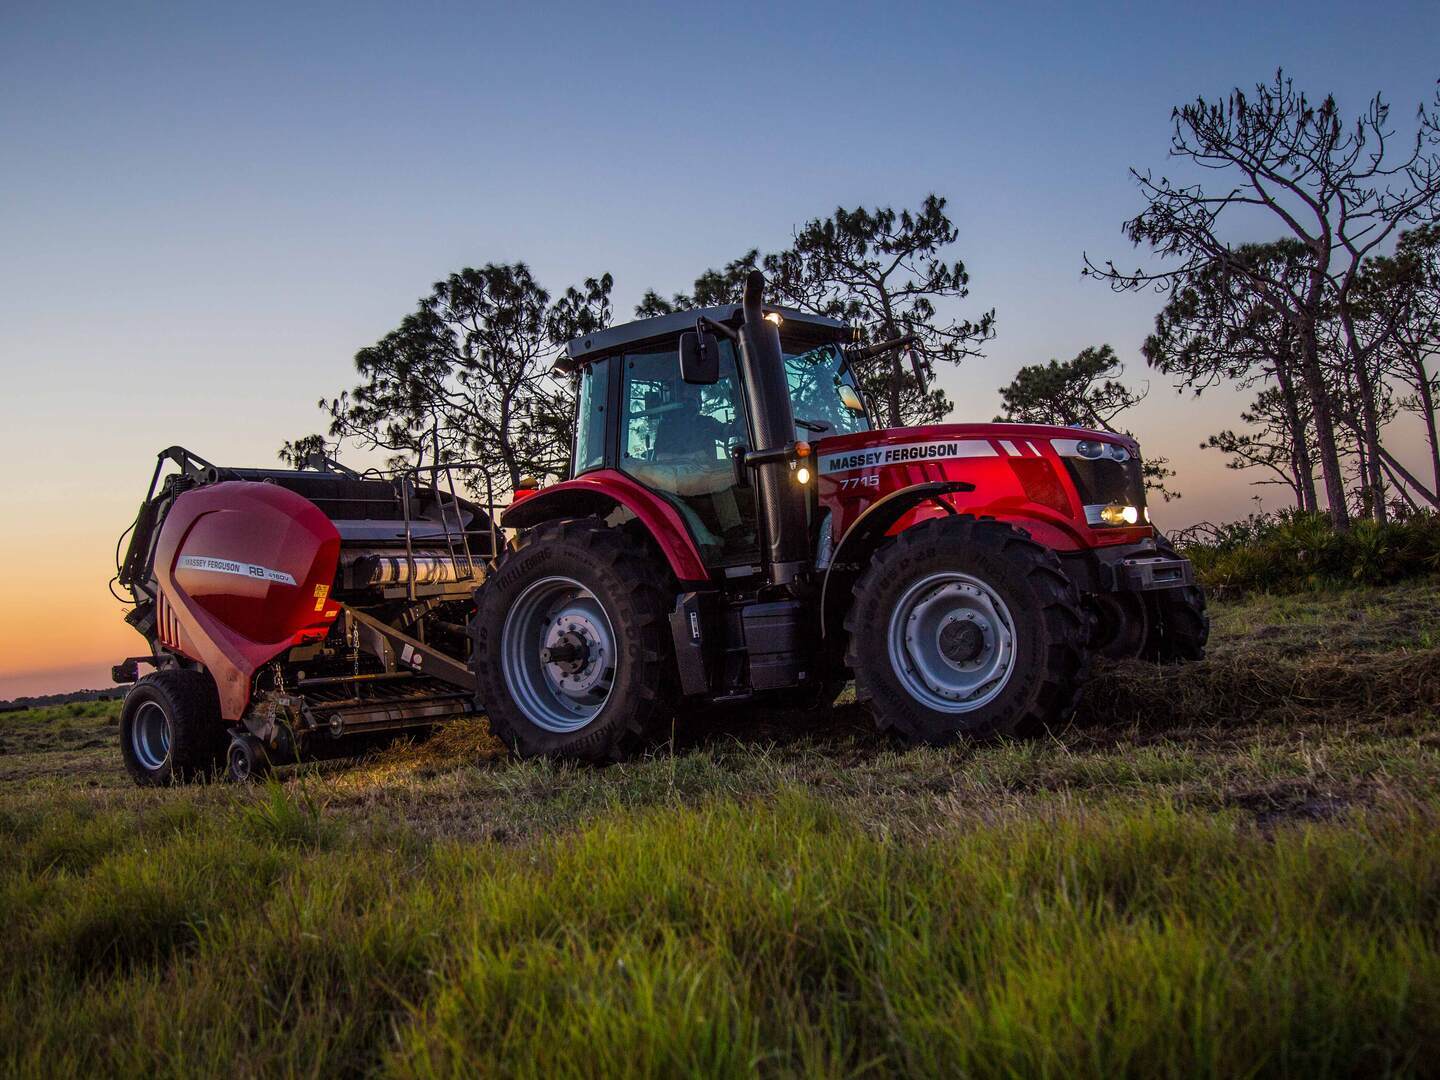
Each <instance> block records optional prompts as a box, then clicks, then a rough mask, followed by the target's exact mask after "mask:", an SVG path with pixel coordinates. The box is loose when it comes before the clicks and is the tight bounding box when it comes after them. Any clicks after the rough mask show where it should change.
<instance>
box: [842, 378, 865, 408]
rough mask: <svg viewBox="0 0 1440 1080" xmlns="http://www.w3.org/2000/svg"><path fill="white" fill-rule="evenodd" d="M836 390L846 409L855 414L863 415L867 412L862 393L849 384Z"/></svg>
mask: <svg viewBox="0 0 1440 1080" xmlns="http://www.w3.org/2000/svg"><path fill="white" fill-rule="evenodd" d="M835 389H836V392H837V393H839V395H840V404H841V405H844V406H845V408H847V409H849V410H850V411H851V412H855V413H863V412H864V411H865V402H864V401H863V400H861V398H860V392H859V391H858V390H856V389H855V388H854V387H853V386H851V385H850V384H849V383H841V384H840V385H839V386H837V387H836V388H835Z"/></svg>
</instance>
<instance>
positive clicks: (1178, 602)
mask: <svg viewBox="0 0 1440 1080" xmlns="http://www.w3.org/2000/svg"><path fill="white" fill-rule="evenodd" d="M1155 547H1156V548H1157V549H1158V550H1159V551H1160V553H1161V554H1162V555H1169V556H1170V557H1171V558H1177V557H1178V556H1177V553H1176V551H1175V547H1174V545H1172V544H1171V543H1170V541H1169V540H1166V539H1165V538H1164V537H1163V536H1158V535H1157V536H1156V539H1155ZM1150 602H1151V604H1152V605H1153V607H1152V613H1151V618H1150V630H1149V634H1148V635H1147V637H1146V640H1145V647H1144V649H1143V650H1142V651H1141V653H1140V655H1141V656H1142V657H1143V658H1144V659H1146V660H1154V661H1156V662H1157V663H1161V664H1182V663H1186V662H1189V661H1194V660H1204V659H1205V643H1206V642H1208V641H1209V640H1210V613H1209V612H1208V611H1207V610H1206V609H1205V590H1204V589H1202V588H1201V587H1200V586H1199V585H1183V586H1181V587H1179V588H1176V589H1162V590H1160V591H1158V592H1155V593H1152V594H1151V597H1150Z"/></svg>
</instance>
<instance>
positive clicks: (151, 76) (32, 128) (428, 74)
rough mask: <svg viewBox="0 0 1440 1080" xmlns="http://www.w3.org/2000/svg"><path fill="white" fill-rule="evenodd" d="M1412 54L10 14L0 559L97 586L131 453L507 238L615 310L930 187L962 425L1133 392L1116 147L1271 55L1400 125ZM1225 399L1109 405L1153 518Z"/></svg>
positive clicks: (704, 29)
mask: <svg viewBox="0 0 1440 1080" xmlns="http://www.w3.org/2000/svg"><path fill="white" fill-rule="evenodd" d="M1437 41H1440V4H1436V3H1434V2H1430V3H1423V4H1406V3H1389V4H1385V5H1356V4H1346V5H1338V4H1336V5H1331V4H1323V3H1307V4H1303V5H1302V4H1265V5H1256V4H1244V5H1225V4H1210V5H1204V6H1198V5H1184V6H1175V7H1167V6H1165V5H1155V4H1151V5H1143V6H1141V5H1135V6H1132V5H1124V4H1105V5H1088V6H1087V5H1077V4H1065V5H1048V6H1047V5H1024V4H1012V5H1005V6H1003V7H1001V6H999V5H995V6H990V5H974V4H959V3H956V4H929V5H902V4H890V5H855V4H788V5H749V4H743V3H727V4H724V5H716V6H712V7H703V8H701V7H686V6H683V5H670V6H658V5H657V6H642V5H633V6H631V5H626V6H619V5H617V6H609V5H574V6H569V5H539V4H537V5H530V6H527V7H524V8H519V7H516V8H513V9H507V8H504V7H489V6H485V5H438V4H408V5H376V4H358V3H352V4H345V5H335V6H330V7H326V6H323V5H290V4H287V5H276V6H270V5H264V4H234V5H224V6H219V5H215V6H210V5H184V6H173V7H166V6H161V5H135V6H125V5H110V4H105V5H100V4H91V5H87V4H79V3H76V4H71V5H57V4H22V3H16V2H15V0H8V2H7V3H5V4H3V6H0V164H3V169H4V177H5V181H4V183H5V189H4V195H3V199H0V245H3V250H4V258H3V259H0V367H3V372H4V380H5V381H4V390H3V392H0V395H3V396H0V430H3V434H0V438H3V439H4V451H5V453H6V456H7V458H8V459H9V460H10V461H12V462H14V461H17V460H18V461H20V462H26V463H33V464H34V465H35V466H43V467H44V469H45V470H46V471H45V472H44V474H43V475H42V474H41V473H40V472H38V471H37V472H32V473H29V474H27V475H26V476H23V477H21V478H17V479H15V480H12V485H15V486H18V491H14V495H15V496H18V497H19V498H20V499H22V500H24V502H25V504H26V505H28V506H30V507H32V508H33V509H34V510H35V512H43V513H45V514H53V515H57V517H56V520H74V519H75V514H76V510H75V508H76V507H82V508H83V517H84V520H85V523H86V528H85V529H84V530H81V532H82V534H83V535H70V534H69V533H67V534H66V535H65V536H62V537H53V536H47V537H46V539H45V541H44V543H43V545H41V546H42V547H43V552H42V553H41V554H40V555H37V552H36V544H37V540H36V537H35V535H33V534H29V533H28V532H23V531H22V532H15V531H12V530H8V529H7V530H4V532H5V533H9V534H10V535H9V536H8V537H7V538H5V539H3V540H0V545H3V547H0V557H4V558H5V559H6V561H7V564H9V565H14V562H13V561H12V560H16V559H26V558H32V559H33V558H37V557H41V556H42V555H43V558H46V559H49V558H54V559H64V560H66V561H67V562H68V563H69V565H72V566H82V567H84V568H85V570H84V573H83V575H82V576H83V577H84V580H83V582H82V583H81V585H77V586H75V588H76V589H77V591H76V594H75V596H76V599H77V602H78V599H79V597H80V596H81V595H82V593H83V594H84V595H90V594H93V593H95V592H96V591H97V590H103V578H104V576H105V572H106V571H105V564H106V562H107V559H108V552H107V551H106V550H105V549H106V548H107V547H108V546H109V545H110V544H111V543H112V541H113V536H114V535H115V533H117V532H118V531H119V530H120V528H122V527H123V526H124V524H125V523H126V522H127V521H128V520H129V516H130V514H132V513H133V505H134V502H135V501H136V499H137V498H138V495H139V492H138V490H137V489H138V487H139V486H140V485H141V484H142V483H143V480H144V479H145V477H146V476H148V469H149V461H150V459H151V455H153V453H154V451H155V450H156V449H158V448H159V447H161V446H164V445H168V444H170V443H174V442H179V443H183V444H185V445H189V446H191V447H192V448H193V449H195V450H197V451H198V452H200V453H202V454H204V455H206V456H208V457H213V458H216V459H220V460H225V461H230V462H234V463H237V464H238V463H249V462H256V463H263V462H265V461H268V460H271V459H272V456H273V453H274V449H275V447H276V445H277V444H278V443H279V442H280V441H281V440H282V439H284V438H286V437H289V436H292V435H296V434H301V433H304V432H308V431H311V430H314V429H316V428H317V427H318V426H319V423H318V420H319V417H318V414H317V412H316V411H315V409H314V404H313V403H314V401H315V399H316V398H317V397H319V396H320V395H322V394H326V393H334V392H335V391H337V390H339V389H341V388H343V387H345V386H346V385H348V382H349V380H350V357H351V356H352V355H353V353H354V351H355V350H356V349H357V348H358V347H360V346H362V345H365V344H367V343H369V342H371V341H373V340H374V339H375V338H376V337H378V336H379V335H380V334H382V333H383V332H384V331H385V330H387V329H388V328H390V327H391V326H393V325H394V324H395V323H396V322H397V321H398V320H399V318H400V317H401V316H402V315H403V314H404V313H405V312H406V311H407V310H408V309H409V308H410V307H411V306H412V305H413V303H414V300H415V298H416V297H417V296H418V295H419V294H421V293H422V292H424V291H425V290H426V288H427V286H428V284H429V282H431V281H433V280H434V279H436V278H437V277H440V276H442V275H444V274H446V273H448V272H449V271H451V270H453V269H457V268H459V267H461V266H463V265H467V264H480V263H483V262H486V261H492V260H493V261H508V260H525V261H527V262H528V263H529V264H530V265H531V267H532V269H533V270H534V271H535V273H536V274H537V276H538V277H539V278H540V280H541V281H542V282H544V283H545V284H547V285H548V287H550V288H551V290H552V291H555V292H558V291H559V290H561V289H563V288H564V287H565V286H566V285H568V284H570V283H571V282H573V281H576V280H578V279H579V278H581V277H583V276H585V275H588V274H595V273H598V272H600V271H605V270H608V271H610V272H611V273H613V274H614V275H615V279H616V296H617V300H618V306H619V308H620V309H621V310H622V311H623V312H624V313H626V314H628V312H629V310H630V308H631V307H632V306H633V304H634V302H635V301H636V300H637V299H638V298H639V296H640V294H641V293H642V292H643V291H644V290H645V289H646V288H649V287H655V288H659V289H661V290H662V291H665V290H672V289H676V288H683V287H685V286H687V285H688V284H689V282H690V281H691V279H692V278H693V277H694V276H695V274H696V273H697V272H698V271H700V270H702V269H704V268H705V267H707V266H711V265H715V264H718V263H722V262H724V261H726V260H728V259H730V258H733V257H734V256H735V255H737V254H739V253H741V252H742V251H744V250H745V249H746V248H748V247H751V246H758V247H761V248H764V249H773V248H775V247H778V246H781V245H783V244H784V243H785V242H786V240H787V238H788V237H789V235H790V231H791V229H792V227H793V226H794V225H795V224H796V223H797V222H800V221H803V220H804V219H806V218H808V217H812V216H816V215H821V214H825V213H828V212H829V211H830V210H831V209H833V207H834V206H835V205H836V204H838V203H844V204H846V205H847V206H853V205H855V204H857V203H864V204H867V205H875V204H891V205H896V206H899V205H913V204H916V203H918V202H919V200H920V199H921V198H923V196H924V195H925V194H926V193H927V192H929V191H932V190H933V191H937V192H939V193H941V194H943V195H945V196H947V197H948V199H949V201H950V210H951V212H952V217H953V218H954V220H955V222H956V224H957V226H958V227H959V229H960V234H961V236H960V244H959V246H958V249H957V251H958V254H959V255H960V256H961V257H962V258H964V259H965V261H966V263H967V265H968V266H969V268H970V270H971V273H972V277H973V282H972V285H973V296H972V299H971V300H970V301H968V302H967V304H965V305H962V306H961V307H958V308H957V309H956V313H957V314H960V315H964V314H966V313H973V312H975V311H978V310H981V309H983V308H989V307H994V308H996V310H997V316H998V330H999V336H998V339H997V340H996V341H995V342H994V343H993V345H992V346H991V347H990V348H989V349H988V350H987V352H988V356H987V357H986V358H985V359H982V360H974V361H971V362H969V364H967V366H966V367H965V368H964V369H962V370H961V371H959V372H955V373H951V374H948V375H947V376H946V378H945V381H946V385H947V386H948V388H949V389H950V391H951V394H952V397H954V399H955V400H956V402H957V406H958V414H959V415H960V416H962V417H967V418H981V419H988V418H989V417H990V416H992V415H993V414H994V412H995V409H996V404H997V398H996V393H995V389H996V387H998V386H999V385H1001V384H1002V383H1004V382H1006V381H1008V379H1009V378H1010V376H1011V375H1012V374H1013V372H1014V370H1015V368H1016V367H1018V366H1019V365H1020V364H1022V363H1026V362H1034V361H1037V360H1044V359H1047V358H1049V357H1052V356H1055V357H1069V356H1072V355H1074V354H1075V353H1076V352H1078V351H1079V350H1080V349H1081V348H1083V347H1085V346H1086V345H1090V344H1097V343H1099V342H1106V341H1108V342H1110V343H1111V344H1113V345H1114V346H1115V347H1116V348H1117V350H1119V352H1120V354H1121V356H1122V357H1123V358H1125V359H1126V360H1127V362H1128V366H1129V374H1130V375H1131V376H1133V377H1135V378H1137V379H1143V378H1144V377H1145V373H1144V371H1143V365H1142V364H1141V363H1140V362H1139V360H1138V356H1137V353H1136V350H1137V347H1138V345H1139V343H1140V341H1141V340H1142V339H1143V337H1144V335H1145V332H1146V330H1147V328H1148V326H1149V321H1150V319H1151V317H1152V316H1153V314H1154V311H1155V309H1156V307H1157V304H1158V301H1157V300H1156V298H1155V297H1153V296H1139V297H1117V296H1114V295H1112V294H1111V293H1109V292H1108V291H1107V290H1106V289H1104V288H1103V287H1101V286H1098V285H1095V284H1093V283H1089V282H1085V281H1082V280H1081V278H1080V276H1079V269H1080V265H1081V253H1082V252H1083V251H1086V250H1089V251H1091V252H1092V253H1096V254H1100V255H1115V256H1117V257H1118V256H1120V255H1128V254H1129V249H1128V246H1127V245H1125V243H1124V241H1123V239H1122V238H1121V236H1120V233H1119V226H1120V223H1121V222H1122V221H1123V220H1124V219H1125V218H1126V217H1127V216H1129V215H1131V214H1133V213H1134V212H1135V211H1136V210H1137V208H1138V205H1139V204H1138V197H1137V195H1136V193H1135V191H1134V189H1133V186H1132V185H1131V183H1130V182H1129V180H1128V177H1127V174H1126V169H1127V167H1128V166H1130V165H1131V164H1136V165H1142V166H1145V165H1149V166H1154V167H1156V168H1157V169H1163V168H1164V167H1165V164H1166V162H1165V156H1164V155H1165V150H1166V146H1167V140H1168V134H1169V120H1168V118H1169V112H1170V108H1171V106H1172V105H1174V104H1176V103H1179V102H1182V101H1185V100H1188V99H1190V98H1193V97H1194V96H1195V95H1196V94H1205V95H1207V96H1214V95H1221V94H1223V93H1224V92H1226V91H1227V90H1228V89H1229V88H1230V87H1232V86H1234V85H1235V84H1237V83H1240V84H1253V83H1254V82H1255V81H1257V80H1260V79H1264V78H1266V77H1268V76H1269V75H1270V74H1271V73H1272V72H1273V71H1274V69H1275V68H1276V67H1277V66H1278V65H1283V66H1284V67H1285V68H1286V69H1287V71H1288V72H1290V73H1292V74H1293V75H1294V76H1295V77H1296V79H1297V81H1298V82H1299V83H1300V84H1301V85H1302V86H1304V87H1306V88H1308V89H1311V90H1313V91H1316V92H1321V93H1323V92H1325V91H1333V92H1335V93H1336V94H1337V95H1338V96H1339V98H1340V100H1341V103H1342V105H1343V106H1346V107H1348V108H1356V107H1359V106H1360V105H1361V104H1362V103H1363V102H1364V100H1365V99H1367V98H1368V97H1369V96H1370V95H1371V94H1373V93H1374V92H1375V91H1377V90H1381V91H1383V92H1384V93H1385V94H1386V95H1387V96H1388V98H1389V99H1390V100H1391V101H1392V102H1394V103H1395V106H1396V109H1395V115H1396V119H1397V123H1398V124H1399V125H1400V126H1401V128H1402V130H1403V129H1405V128H1406V127H1407V126H1408V125H1409V123H1410V117H1411V115H1412V113H1413V110H1414V107H1415V105H1416V104H1417V103H1418V102H1419V101H1421V100H1424V99H1428V98H1430V97H1431V96H1432V95H1433V93H1434V86H1435V79H1436V77H1437V76H1440V49H1437V48H1436V42H1437ZM1239 403H1240V402H1239V401H1238V400H1237V399H1235V398H1233V397H1232V396H1229V395H1224V394H1217V395H1215V396H1214V397H1213V398H1211V397H1209V396H1207V398H1206V399H1204V400H1202V401H1201V402H1199V403H1195V402H1192V401H1187V400H1182V399H1175V398H1173V397H1172V396H1171V395H1170V394H1168V393H1167V392H1166V389H1165V387H1163V386H1160V385H1157V386H1155V388H1154V390H1153V392H1152V397H1151V400H1150V401H1147V402H1146V403H1145V404H1144V405H1143V406H1142V407H1141V409H1140V410H1139V412H1138V413H1137V414H1136V415H1135V417H1134V421H1133V426H1134V428H1135V430H1136V433H1137V434H1138V435H1139V436H1140V437H1141V440H1142V444H1143V445H1145V446H1146V447H1147V448H1148V449H1149V450H1150V452H1151V453H1163V454H1168V455H1169V456H1170V457H1171V458H1172V459H1174V460H1175V462H1176V464H1177V465H1178V466H1179V467H1180V469H1181V475H1180V477H1179V478H1178V486H1179V487H1180V489H1181V490H1182V491H1183V492H1184V493H1185V498H1184V500H1182V502H1180V503H1178V504H1174V505H1173V507H1171V508H1167V509H1166V511H1165V513H1166V518H1168V523H1170V524H1175V525H1180V524H1187V523H1189V522H1190V521H1193V520H1197V519H1200V518H1207V517H1220V516H1234V515H1236V514H1239V513H1243V512H1244V511H1245V510H1246V509H1247V508H1248V506H1247V500H1248V498H1249V496H1250V495H1251V494H1252V489H1249V488H1247V487H1246V485H1245V482H1244V478H1243V477H1237V476H1236V475H1235V474H1233V473H1227V472H1225V471H1224V470H1223V469H1222V468H1221V467H1220V462H1219V461H1218V459H1215V458H1214V456H1213V453H1212V454H1201V453H1200V452H1199V451H1198V450H1197V449H1196V443H1198V441H1199V440H1200V438H1202V437H1203V436H1204V435H1205V434H1207V433H1208V432H1210V431H1214V430H1216V429H1218V428H1220V427H1222V426H1227V425H1231V424H1233V423H1235V413H1236V411H1237V407H1238V405H1239ZM12 490H13V489H12ZM66 515H68V517H66ZM1166 518H1161V520H1162V523H1167V521H1166ZM91 564H94V567H95V569H94V570H93V571H92V570H91V569H90V567H91ZM82 585H83V588H82V587H81V586H82ZM50 587H51V588H53V587H54V586H53V583H52V585H51V586H50ZM35 588H36V589H37V590H39V589H41V586H40V585H36V586H35ZM102 595H103V592H102ZM40 596H41V593H40V592H38V591H37V593H36V599H37V601H38V599H39V597H40ZM12 610H14V609H12ZM0 618H5V619H10V618H11V616H8V615H7V616H0ZM97 618H102V617H101V616H97ZM103 619H106V620H110V621H113V613H110V612H108V610H107V612H106V613H105V614H104V616H103ZM126 632H128V631H126ZM95 633H96V634H101V635H102V636H103V637H104V638H105V640H106V641H107V642H108V641H109V640H110V631H109V630H108V629H102V628H97V629H96V631H95ZM137 640H138V639H137ZM0 681H3V680H0ZM0 696H5V695H4V693H3V687H0Z"/></svg>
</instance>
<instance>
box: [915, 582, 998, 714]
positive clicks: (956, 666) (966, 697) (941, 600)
mask: <svg viewBox="0 0 1440 1080" xmlns="http://www.w3.org/2000/svg"><path fill="white" fill-rule="evenodd" d="M887 641H888V645H889V650H890V664H891V667H892V668H893V669H894V671H895V673H896V675H897V676H898V677H899V679H900V684H901V685H902V686H903V687H904V688H905V690H906V692H907V693H909V694H910V696H911V697H913V698H915V699H916V700H918V701H920V702H921V703H922V704H924V705H925V706H926V707H928V708H931V709H934V710H936V711H937V712H946V713H967V712H974V711H975V710H976V709H980V708H983V707H984V706H986V705H988V704H989V703H990V702H992V701H994V700H995V698H996V696H997V695H998V694H999V693H1000V692H1001V691H1002V690H1004V689H1005V687H1006V685H1007V684H1008V683H1009V681H1010V676H1011V675H1012V674H1013V673H1014V671H1015V624H1014V621H1013V620H1012V619H1011V618H1010V609H1009V608H1007V607H1006V606H1005V601H1003V600H1002V599H1000V596H999V594H997V593H996V592H995V590H994V589H992V588H991V587H990V586H989V585H987V584H986V583H985V582H983V581H981V580H980V579H979V578H976V577H971V576H970V575H969V574H962V573H959V572H956V571H947V572H944V573H936V574H929V575H927V576H925V577H923V578H921V579H920V580H919V581H917V582H915V584H913V585H911V586H910V588H908V589H907V590H905V594H904V595H903V596H902V597H901V598H900V602H899V603H898V604H897V605H896V606H895V611H894V613H893V614H891V616H890V627H889V632H888V634H887Z"/></svg>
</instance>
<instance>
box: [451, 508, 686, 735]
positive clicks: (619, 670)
mask: <svg viewBox="0 0 1440 1080" xmlns="http://www.w3.org/2000/svg"><path fill="white" fill-rule="evenodd" d="M673 594H674V590H673V588H670V587H669V584H668V576H667V575H666V573H665V572H664V571H663V569H662V568H661V566H660V565H659V564H658V561H657V559H656V558H655V556H654V555H653V554H652V553H651V552H650V551H649V550H648V549H646V548H644V547H643V546H641V545H640V544H638V543H637V542H636V541H635V540H633V539H632V538H630V537H628V536H627V535H625V534H624V533H622V532H620V531H619V530H616V529H611V528H607V527H606V526H605V525H603V524H602V523H600V522H599V521H597V520H594V519H586V520H582V521H565V522H554V523H551V524H546V525H541V526H539V527H537V528H535V529H533V530H531V531H530V532H528V533H526V534H525V535H524V536H523V537H522V538H521V539H520V541H519V543H518V544H517V545H516V546H515V547H514V548H512V549H511V550H509V551H507V552H506V553H505V554H504V555H503V556H502V557H501V559H500V562H499V564H498V565H497V566H496V568H495V571H494V572H493V573H492V574H491V575H490V576H489V577H488V578H487V579H486V581H485V584H484V585H483V586H482V587H481V588H480V590H479V593H478V597H477V600H478V610H477V611H476V615H475V624H474V641H475V671H476V677H477V679H478V682H479V689H480V700H481V702H482V704H483V705H484V708H485V712H486V713H487V715H488V716H489V718H490V730H491V731H492V733H493V734H494V735H495V736H496V737H497V738H499V739H500V740H501V741H502V742H504V743H505V744H506V745H507V746H509V747H510V748H511V749H512V750H514V751H515V752H516V753H518V754H520V755H522V756H526V757H530V756H539V755H543V756H549V757H564V758H577V759H582V760H587V761H609V760H616V759H618V758H620V757H623V756H624V754H625V753H626V751H627V750H628V749H630V747H631V746H632V745H633V744H634V743H635V742H636V741H638V740H640V739H642V738H643V737H644V736H645V735H646V734H647V733H649V732H650V731H652V730H654V728H655V727H656V726H657V725H658V723H659V722H661V721H665V720H668V719H669V716H670V713H671V711H672V706H673V703H674V693H673V689H672V688H673V686H674V682H675V679H674V673H673V669H674V664H673V662H672V661H671V659H670V652H671V650H670V647H669V624H668V615H669V608H670V604H671V602H672V601H673Z"/></svg>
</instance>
